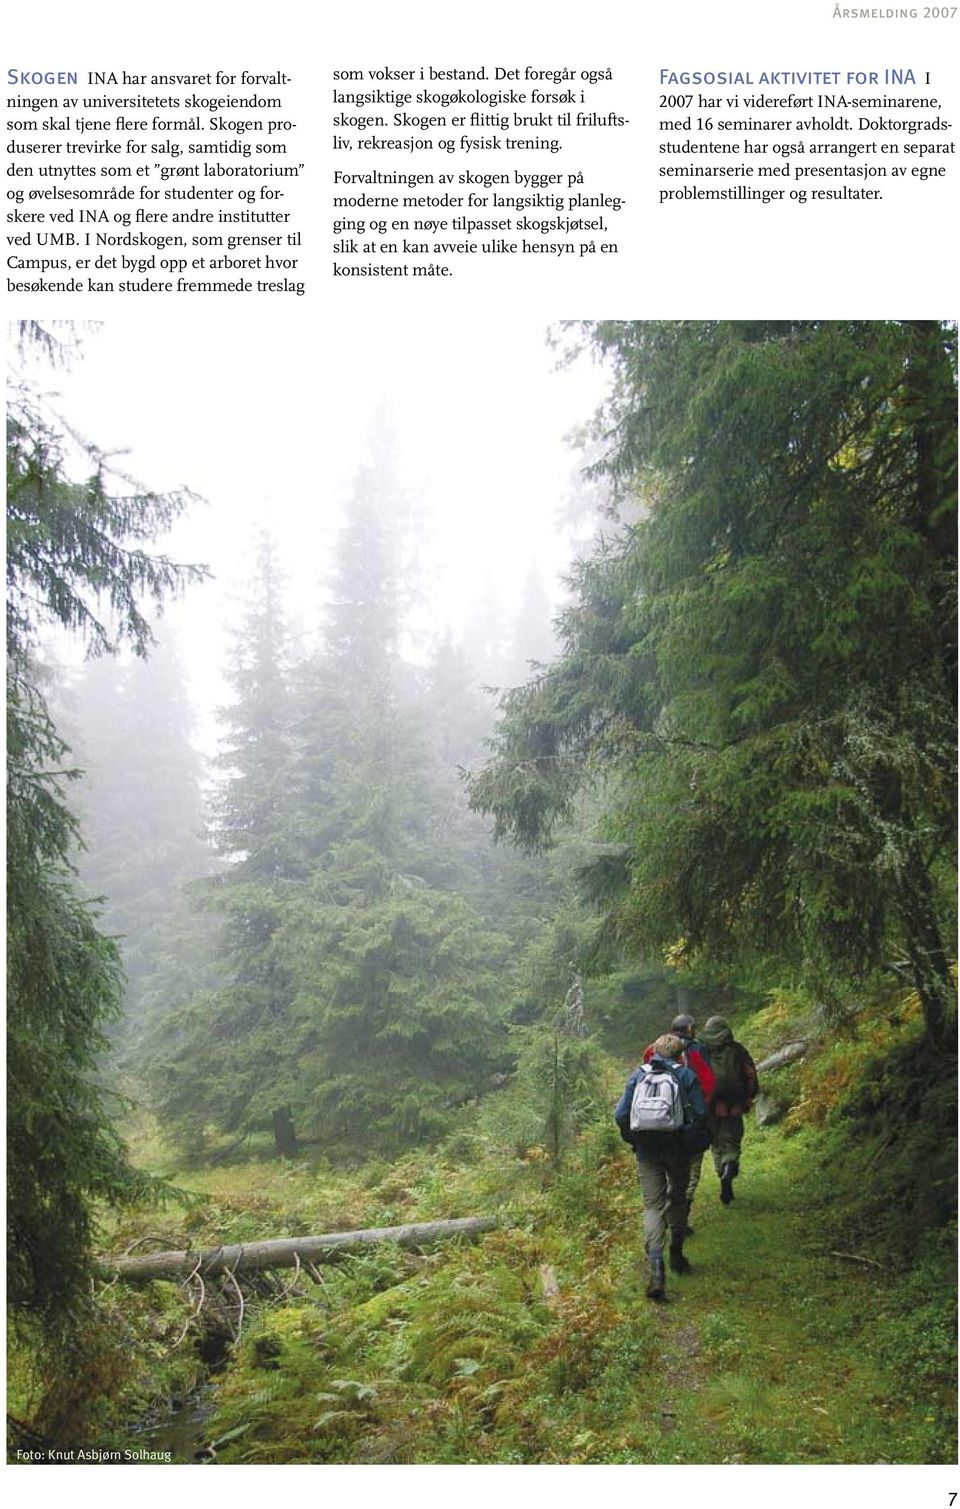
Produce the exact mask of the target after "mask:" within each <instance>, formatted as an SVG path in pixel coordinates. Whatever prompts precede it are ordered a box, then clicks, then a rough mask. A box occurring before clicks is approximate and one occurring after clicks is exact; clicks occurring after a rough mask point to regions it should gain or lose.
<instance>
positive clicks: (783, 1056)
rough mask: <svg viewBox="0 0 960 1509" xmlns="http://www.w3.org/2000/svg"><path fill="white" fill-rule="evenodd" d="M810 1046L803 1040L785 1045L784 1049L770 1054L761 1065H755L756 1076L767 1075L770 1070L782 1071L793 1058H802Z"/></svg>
mask: <svg viewBox="0 0 960 1509" xmlns="http://www.w3.org/2000/svg"><path fill="white" fill-rule="evenodd" d="M809 1046H810V1044H809V1043H808V1042H807V1040H806V1039H804V1040H803V1041H802V1042H797V1043H787V1045H786V1047H785V1048H778V1049H777V1051H776V1053H771V1054H770V1057H769V1058H765V1059H764V1060H763V1063H761V1064H758V1065H757V1073H758V1074H769V1073H770V1070H771V1069H782V1068H783V1066H784V1064H792V1063H793V1061H794V1059H795V1058H803V1055H804V1054H805V1053H806V1051H807V1049H808V1048H809Z"/></svg>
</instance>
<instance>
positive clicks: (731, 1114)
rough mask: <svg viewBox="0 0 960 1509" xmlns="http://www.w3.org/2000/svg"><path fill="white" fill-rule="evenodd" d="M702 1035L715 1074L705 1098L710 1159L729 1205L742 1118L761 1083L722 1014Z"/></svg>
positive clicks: (738, 1153) (736, 1165) (738, 1154)
mask: <svg viewBox="0 0 960 1509" xmlns="http://www.w3.org/2000/svg"><path fill="white" fill-rule="evenodd" d="M702 1036H703V1045H704V1047H705V1048H706V1050H707V1053H708V1055H709V1057H710V1067H711V1069H712V1070H713V1076H714V1086H713V1091H712V1093H711V1095H710V1097H709V1099H708V1102H707V1104H708V1108H709V1112H710V1132H711V1135H712V1138H713V1163H714V1167H715V1168H716V1170H717V1174H718V1176H719V1179H720V1199H721V1201H722V1202H723V1204H724V1205H729V1204H730V1202H731V1201H732V1200H733V1181H734V1179H735V1178H736V1177H737V1175H738V1173H739V1172H740V1145H741V1143H742V1142H743V1118H744V1116H745V1115H746V1114H747V1112H748V1111H749V1110H750V1109H751V1107H752V1106H753V1103H754V1101H755V1100H756V1098H757V1096H758V1094H759V1093H760V1085H759V1082H758V1080H757V1067H756V1064H755V1063H754V1062H753V1059H752V1058H751V1057H750V1055H749V1053H748V1052H747V1050H746V1048H745V1047H744V1046H743V1044H742V1043H737V1042H734V1038H733V1033H732V1032H731V1030H730V1024H729V1022H728V1021H727V1020H726V1018H725V1017H722V1016H712V1017H710V1019H709V1020H708V1021H707V1023H706V1024H705V1026H704V1029H703V1034H702Z"/></svg>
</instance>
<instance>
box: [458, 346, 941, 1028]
mask: <svg viewBox="0 0 960 1509" xmlns="http://www.w3.org/2000/svg"><path fill="white" fill-rule="evenodd" d="M590 338H591V339H592V340H593V341H594V342H595V344H596V345H597V346H598V347H600V348H602V349H603V350H604V351H606V352H608V353H609V354H610V355H611V356H612V358H613V361H614V365H615V374H616V375H615V386H614V390H613V396H612V398H611V400H610V403H609V405H608V408H607V410H606V413H605V415H604V416H603V423H602V428H603V429H604V431H605V433H606V434H607V436H608V444H609V449H608V453H607V457H606V460H605V462H604V468H605V471H606V473H607V474H608V475H609V476H610V478H611V479H612V481H613V482H614V484H615V485H616V486H617V487H618V488H620V489H621V490H622V491H623V492H625V493H627V494H633V495H634V496H638V495H642V496H644V498H645V500H646V504H647V508H648V515H647V517H644V518H641V519H640V520H639V522H637V523H635V524H633V525H632V526H630V527H628V528H626V529H624V530H622V531H621V532H620V533H619V534H618V535H617V536H615V537H614V538H612V539H608V540H607V541H606V542H602V543H601V545H600V546H599V548H598V549H597V551H596V552H595V553H594V554H593V555H592V556H591V557H590V558H588V559H586V560H585V561H583V562H582V563H580V564H579V566H578V567H577V569H576V572H575V589H576V595H575V599H574V602H573V604H572V606H571V608H570V609H569V611H568V612H567V613H566V615H565V616H564V619H563V623H562V637H563V642H564V654H563V656H562V658H561V660H560V661H559V662H558V663H557V664H556V666H553V667H551V668H550V669H549V670H548V671H547V672H546V674H545V675H543V676H541V677H540V678H539V679H537V680H535V681H533V682H531V683H530V684H529V685H528V686H527V687H526V688H523V689H520V690H518V691H516V692H515V693H513V694H511V696H510V698H508V700H507V704H506V717H505V720H504V724H503V727H502V730H501V732H500V734H499V736H498V745H497V751H496V755H495V758H494V760H493V761H492V763H491V764H490V766H489V767H488V769H487V770H486V771H485V772H484V773H482V774H481V775H480V776H479V777H478V778H477V780H476V782H475V785H474V801H475V802H476V804H477V805H478V806H479V807H480V808H482V809H483V810H486V811H491V812H493V813H495V815H496V822H497V827H498V831H499V833H500V834H501V835H510V836H511V837H513V838H515V839H517V840H518V841H519V842H521V843H523V844H527V845H531V846H534V847H536V846H537V845H540V844H542V843H543V842H545V841H549V836H550V833H551V830H552V829H553V827H554V825H555V823H556V821H557V820H558V818H559V817H561V816H562V815H563V814H564V813H566V812H569V810H570V809H571V804H572V802H573V799H574V797H575V795H576V793H577V792H578V791H579V790H581V789H582V787H583V784H584V782H585V781H589V780H590V779H597V778H602V779H604V780H605V783H606V786H605V789H606V808H607V818H606V824H605V828H604V835H605V837H606V838H607V839H608V840H609V841H610V846H609V849H608V851H607V852H606V854H605V855H604V859H603V862H602V863H601V864H599V865H594V866H593V869H592V875H591V877H590V881H591V887H592V891H593V894H594V895H595V897H596V899H597V900H598V902H599V904H600V906H601V908H602V910H603V912H604V914H605V916H606V917H607V919H608V921H609V923H610V925H611V928H612V930H613V931H614V932H615V933H616V935H617V936H618V937H619V938H620V940H621V942H622V943H623V944H624V945H625V946H626V947H628V948H629V949H630V950H631V951H633V952H641V953H642V952H649V951H651V950H656V949H658V948H660V947H662V946H664V945H665V944H669V943H671V942H675V941H676V940H677V939H678V938H682V939H683V940H684V947H685V948H686V950H687V952H688V956H695V955H696V954H697V952H699V953H700V954H701V955H703V954H705V955H706V956H707V957H712V958H714V959H723V958H729V957H731V956H734V957H741V958H743V957H749V956H750V955H751V954H752V955H753V956H756V955H758V954H760V955H763V954H770V955H774V956H776V957H777V959H778V960H780V961H781V962H782V963H783V964H786V965H790V966H793V967H794V968H796V969H797V970H798V971H801V972H804V973H808V974H810V975H811V976H816V978H817V979H818V981H819V983H820V985H821V986H823V984H824V982H826V983H827V987H828V988H830V981H831V980H832V981H833V982H834V983H835V984H836V985H837V986H838V988H839V990H840V991H842V990H843V989H845V988H847V989H848V988H849V987H850V985H851V983H852V982H853V981H855V980H856V979H857V978H862V976H863V975H864V973H865V972H867V971H869V970H871V969H874V968H876V967H877V966H879V965H880V964H882V963H883V962H884V961H885V960H887V959H891V958H892V959H893V960H894V961H895V960H896V955H897V952H898V951H900V950H902V951H903V952H904V953H905V954H906V957H907V961H908V967H909V970H910V973H911V974H912V977H913V980H914V982H915V984H916V987H917V990H918V992H919V994H920V998H921V1001H922V1003H923V1009H924V1015H925V1020H926V1023H927V1028H928V1032H929V1034H930V1036H931V1038H932V1039H933V1040H934V1041H936V1042H938V1043H939V1042H943V1041H944V1040H945V1037H946V1035H947V1031H948V1024H949V1020H950V1017H951V1014H952V1011H953V1006H954V992H953V984H952V980H951V973H950V952H951V950H952V948H953V943H952V940H951V930H952V905H951V898H952V886H951V885H950V883H949V879H948V877H949V875H950V873H951V872H952V871H951V867H952V861H953V859H954V851H953V843H954V833H955V781H954V771H955V668H956V644H955V627H954V617H953V612H952V604H953V602H954V592H955V582H956V553H955V536H954V533H953V527H952V523H951V520H952V517H953V515H954V513H955V506H956V423H955V420H956V332H955V330H954V329H952V328H947V327H945V326H941V325H938V324H937V323H935V322H897V321H890V322H844V323H841V322H779V323H777V322H773V323H771V322H767V323H748V322H744V323H740V324H731V323H726V322H711V323H697V322H667V323H662V324H649V325H647V324H632V323H631V324H627V323H619V322H611V323H608V324H601V325H599V326H596V327H594V328H593V329H592V331H591V332H590Z"/></svg>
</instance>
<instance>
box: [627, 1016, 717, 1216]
mask: <svg viewBox="0 0 960 1509" xmlns="http://www.w3.org/2000/svg"><path fill="white" fill-rule="evenodd" d="M696 1030H697V1024H696V1022H695V1021H694V1019H693V1017H692V1016H689V1015H687V1014H686V1013H685V1012H684V1013H683V1014H681V1015H680V1016H675V1017H674V1019H673V1021H672V1022H671V1023H670V1031H671V1032H672V1033H673V1034H674V1035H675V1036H676V1037H679V1038H682V1039H683V1053H682V1054H681V1055H680V1062H681V1063H682V1064H685V1065H686V1067H687V1068H688V1069H692V1070H693V1072H694V1074H695V1075H696V1076H697V1078H698V1079H699V1081H700V1088H701V1090H702V1091H703V1095H704V1099H705V1100H706V1102H707V1105H708V1106H709V1104H710V1097H711V1095H712V1094H713V1085H714V1078H713V1070H712V1069H711V1067H710V1061H709V1059H708V1057H707V1054H706V1051H705V1050H704V1047H703V1044H702V1043H698V1042H697V1038H696ZM652 1057H653V1044H652V1043H651V1044H650V1046H649V1047H648V1048H647V1049H646V1050H645V1051H644V1055H643V1061H644V1063H645V1064H648V1063H649V1062H650V1060H651V1058H652ZM702 1168H703V1152H702V1151H701V1152H699V1153H694V1154H692V1156H691V1158H690V1177H689V1179H688V1180H687V1215H686V1222H685V1225H684V1232H683V1234H684V1236H687V1237H692V1236H693V1234H694V1231H693V1227H692V1226H691V1225H690V1211H691V1210H692V1208H693V1200H694V1196H695V1195H696V1193H697V1185H698V1184H699V1183H700V1171H701V1169H702Z"/></svg>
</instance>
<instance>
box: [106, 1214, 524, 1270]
mask: <svg viewBox="0 0 960 1509" xmlns="http://www.w3.org/2000/svg"><path fill="white" fill-rule="evenodd" d="M497 1224H498V1222H497V1219H496V1217H495V1216H469V1217H466V1218H465V1219H463V1220H455V1221H425V1222H422V1223H420V1224H417V1225H411V1226H374V1227H369V1228H367V1229H366V1230H363V1231H335V1232H330V1233H328V1234H327V1235H325V1236H312V1237H277V1238H273V1239H271V1240H270V1241H264V1242H243V1243H232V1244H231V1245H230V1246H227V1247H210V1248H207V1249H205V1250H204V1251H200V1252H189V1251H188V1252H147V1253H138V1254H137V1255H136V1256H135V1257H134V1256H131V1257H127V1256H125V1255H122V1254H119V1253H109V1254H107V1255H106V1256H104V1257H102V1258H101V1259H100V1260H99V1263H98V1265H97V1266H98V1267H99V1269H100V1271H101V1273H104V1274H107V1275H109V1276H111V1277H112V1276H113V1275H114V1274H116V1275H118V1276H119V1277H120V1278H122V1279H123V1280H124V1281H125V1282H126V1283H128V1284H145V1283H149V1282H150V1280H151V1279H155V1278H172V1279H180V1280H183V1279H186V1278H189V1276H190V1274H191V1273H194V1272H199V1273H201V1274H203V1275H207V1274H211V1273H226V1272H227V1271H228V1270H229V1271H230V1272H231V1273H234V1274H242V1273H251V1272H256V1271H259V1270H261V1269H264V1268H295V1267H296V1265H297V1262H298V1260H299V1262H300V1263H301V1264H303V1265H304V1266H305V1265H306V1264H307V1263H324V1262H327V1263H329V1262H332V1261H333V1260H334V1259H335V1258H336V1257H337V1255H338V1254H339V1253H341V1252H349V1251H355V1250H356V1249H358V1248H361V1249H362V1248H364V1247H368V1246H371V1245H372V1244H373V1243H375V1242H396V1243H397V1244H398V1245H399V1246H400V1247H419V1246H420V1245H421V1244H423V1243H427V1242H436V1241H441V1240H442V1239H443V1238H445V1237H455V1236H477V1235H479V1233H480V1232H484V1231H493V1230H494V1228H495V1227H496V1226H497Z"/></svg>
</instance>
